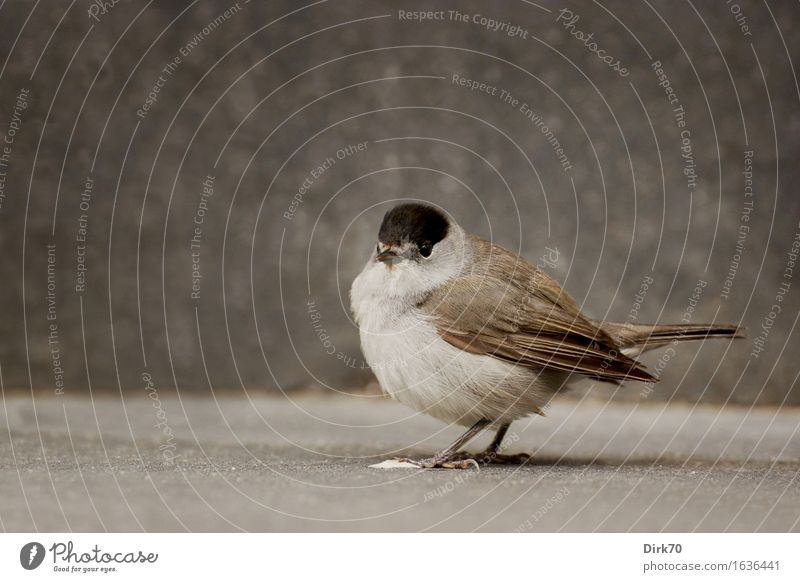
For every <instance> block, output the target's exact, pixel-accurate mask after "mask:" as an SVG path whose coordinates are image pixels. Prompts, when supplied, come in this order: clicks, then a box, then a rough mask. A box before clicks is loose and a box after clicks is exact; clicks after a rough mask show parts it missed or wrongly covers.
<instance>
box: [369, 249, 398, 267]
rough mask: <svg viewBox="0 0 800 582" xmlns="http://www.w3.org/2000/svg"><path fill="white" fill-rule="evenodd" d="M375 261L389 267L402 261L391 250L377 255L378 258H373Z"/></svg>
mask: <svg viewBox="0 0 800 582" xmlns="http://www.w3.org/2000/svg"><path fill="white" fill-rule="evenodd" d="M375 260H376V261H380V262H381V263H389V265H390V266H391V265H394V264H395V263H399V262H400V261H401V260H402V259H401V257H399V256H398V255H397V253H396V252H394V251H393V250H392V249H386V250H385V251H383V252H380V253H378V256H376V257H375Z"/></svg>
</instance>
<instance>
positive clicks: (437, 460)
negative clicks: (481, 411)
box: [395, 419, 489, 469]
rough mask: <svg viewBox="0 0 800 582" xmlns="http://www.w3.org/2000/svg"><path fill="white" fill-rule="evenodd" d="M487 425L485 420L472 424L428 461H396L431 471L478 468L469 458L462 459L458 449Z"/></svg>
mask: <svg viewBox="0 0 800 582" xmlns="http://www.w3.org/2000/svg"><path fill="white" fill-rule="evenodd" d="M488 424H489V421H488V420H486V419H482V420H479V421H478V422H476V423H475V424H473V425H472V426H471V427H470V428H469V429H467V431H466V432H465V433H464V434H462V435H461V436H460V437H458V438H457V439H456V440H455V441H453V443H452V444H451V445H450V446H449V447H447V448H446V449H444V450H443V451H442V452H440V453H437V454H435V455H434V456H433V457H431V458H429V459H419V460H415V459H405V458H402V459H401V458H398V459H395V460H396V461H404V462H406V463H411V464H413V465H416V466H417V467H419V468H421V469H433V468H436V467H441V468H443V469H468V468H470V467H475V468H478V463H477V461H475V459H473V458H471V457H462V456H460V455H459V454H458V449H460V448H461V447H462V446H464V445H465V444H467V443H468V442H469V441H470V440H472V439H473V438H475V436H476V435H477V434H478V433H479V432H481V431H482V430H483V429H484V428H486V426H487V425H488Z"/></svg>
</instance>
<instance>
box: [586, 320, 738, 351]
mask: <svg viewBox="0 0 800 582" xmlns="http://www.w3.org/2000/svg"><path fill="white" fill-rule="evenodd" d="M600 326H601V327H602V329H603V330H604V331H605V332H606V333H608V335H610V336H611V337H612V338H613V339H614V341H615V342H616V343H617V345H619V346H620V347H621V348H623V349H626V348H627V350H629V351H630V352H631V353H636V354H639V353H641V352H644V351H647V350H651V349H653V348H657V347H659V346H663V345H666V344H669V343H672V342H674V341H690V340H703V339H707V338H741V337H745V333H744V329H743V328H741V327H738V326H736V325H727V324H710V323H696V324H694V323H693V324H677V325H651V324H632V323H612V322H600Z"/></svg>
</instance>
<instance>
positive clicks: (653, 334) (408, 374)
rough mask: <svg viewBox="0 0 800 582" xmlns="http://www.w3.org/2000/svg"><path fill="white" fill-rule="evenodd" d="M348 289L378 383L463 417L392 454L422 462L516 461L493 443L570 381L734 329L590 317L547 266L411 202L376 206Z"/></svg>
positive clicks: (635, 365)
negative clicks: (380, 209) (474, 446)
mask: <svg viewBox="0 0 800 582" xmlns="http://www.w3.org/2000/svg"><path fill="white" fill-rule="evenodd" d="M350 300H351V307H352V310H353V314H354V316H355V320H356V323H357V324H358V326H359V333H360V336H361V349H362V351H363V352H364V356H365V358H366V360H367V362H368V364H369V365H370V367H371V369H372V371H373V372H374V373H375V375H376V376H377V378H378V381H379V382H380V385H381V387H382V389H383V390H384V391H385V392H386V393H387V394H389V396H391V397H392V398H394V399H396V400H398V401H400V402H402V403H403V404H406V405H408V406H410V407H411V408H414V409H415V410H418V411H420V412H424V413H427V414H430V415H431V416H433V417H435V418H438V419H439V420H442V421H444V422H447V423H456V424H460V425H463V426H467V427H469V428H468V430H467V431H466V432H465V433H464V434H463V435H462V436H461V437H459V438H458V439H457V440H456V441H455V442H454V443H453V444H451V445H450V446H449V447H447V448H446V449H445V450H443V451H441V452H439V453H437V454H436V455H434V456H433V457H431V458H427V459H419V460H412V459H396V461H400V462H402V463H405V464H406V466H407V465H408V464H410V465H412V466H416V467H421V468H433V467H444V468H467V467H470V466H476V465H477V463H478V462H481V463H488V462H497V463H501V462H522V461H524V460H525V459H527V458H528V456H527V455H514V456H511V455H502V454H500V453H499V450H500V446H501V443H502V440H503V437H504V436H505V434H506V431H507V430H508V427H509V425H510V424H511V423H512V422H514V421H515V420H518V419H520V418H524V417H526V416H529V415H531V414H543V412H542V411H543V409H544V407H545V406H546V404H547V403H548V402H549V401H550V399H551V398H552V397H553V396H554V395H555V394H556V393H557V392H559V391H560V390H562V389H563V388H564V387H566V386H568V385H569V384H570V383H571V382H573V381H576V380H579V379H580V378H582V377H588V378H592V379H595V380H599V381H602V382H610V383H614V384H619V383H620V382H622V381H623V380H637V381H642V382H655V381H656V380H657V378H655V377H654V376H652V375H651V374H650V373H648V372H647V370H646V369H645V368H644V366H643V365H642V364H641V363H640V362H638V361H636V359H635V358H636V357H637V356H638V355H639V354H641V353H642V352H644V351H646V350H649V349H652V348H657V347H659V346H663V345H665V344H667V343H670V342H673V341H675V340H702V339H705V338H708V337H742V333H741V332H740V330H739V328H737V327H736V326H735V325H716V324H696V325H695V324H692V325H647V324H630V323H613V322H607V321H597V320H593V319H590V318H588V317H586V316H585V315H583V314H582V313H581V312H580V308H579V306H578V304H577V303H576V302H575V300H574V299H573V298H572V297H570V296H569V294H567V292H566V291H564V290H563V289H562V288H561V287H560V285H559V284H558V283H557V282H556V281H555V280H553V279H552V278H551V277H550V276H549V275H547V274H546V273H545V272H543V271H542V270H540V269H538V268H537V267H535V266H534V265H532V264H530V263H529V262H527V261H526V260H525V259H523V258H522V257H520V256H518V255H516V254H515V253H512V252H510V251H508V250H506V249H504V248H502V247H499V246H497V245H495V244H492V243H491V242H488V241H486V240H483V239H481V238H479V237H477V236H474V235H471V234H469V233H467V232H465V231H464V229H463V228H461V227H460V226H459V225H458V224H457V223H456V222H455V221H454V220H452V219H451V218H449V217H448V216H446V215H445V214H444V213H443V212H441V211H440V210H439V209H437V208H435V207H433V206H429V205H425V204H416V203H411V204H401V205H399V206H396V207H394V208H392V209H391V210H389V211H388V212H387V213H386V215H385V216H384V218H383V222H382V223H381V226H380V229H379V231H378V244H377V247H376V248H375V251H374V253H373V254H372V256H371V257H370V259H369V261H368V262H367V264H366V265H365V266H364V269H363V270H362V271H361V273H360V274H359V275H358V277H356V279H355V280H354V281H353V285H352V288H351V289H350ZM485 429H493V430H495V431H496V435H495V438H494V440H493V441H492V443H491V444H490V445H489V448H488V449H487V450H486V451H484V452H483V453H481V454H478V455H470V454H467V453H464V452H461V451H460V448H461V447H462V446H463V445H465V444H466V443H467V442H468V441H469V440H470V439H472V438H473V437H475V436H476V435H477V434H478V433H480V432H481V431H483V430H485Z"/></svg>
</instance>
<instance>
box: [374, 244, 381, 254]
mask: <svg viewBox="0 0 800 582" xmlns="http://www.w3.org/2000/svg"><path fill="white" fill-rule="evenodd" d="M375 254H376V255H379V254H381V245H380V243H378V244H376V245H375Z"/></svg>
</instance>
